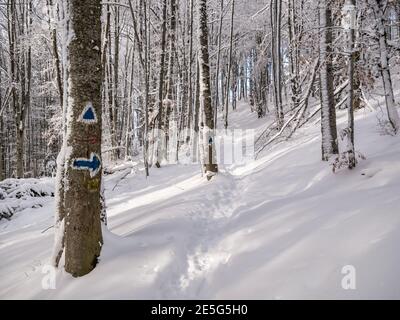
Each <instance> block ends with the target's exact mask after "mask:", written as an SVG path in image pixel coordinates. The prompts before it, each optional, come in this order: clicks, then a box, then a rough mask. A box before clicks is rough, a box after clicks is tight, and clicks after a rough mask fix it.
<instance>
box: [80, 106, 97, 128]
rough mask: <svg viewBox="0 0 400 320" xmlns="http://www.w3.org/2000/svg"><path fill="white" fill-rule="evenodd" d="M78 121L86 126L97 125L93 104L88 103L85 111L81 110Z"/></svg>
mask: <svg viewBox="0 0 400 320" xmlns="http://www.w3.org/2000/svg"><path fill="white" fill-rule="evenodd" d="M79 121H81V122H83V123H86V124H93V123H97V115H96V111H95V110H94V107H93V104H92V103H91V102H89V103H88V104H87V105H86V107H85V109H83V111H82V113H81V115H80V117H79Z"/></svg>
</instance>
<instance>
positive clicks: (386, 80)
mask: <svg viewBox="0 0 400 320" xmlns="http://www.w3.org/2000/svg"><path fill="white" fill-rule="evenodd" d="M368 1H369V3H370V5H371V7H372V9H373V10H374V14H375V21H376V24H377V32H378V37H379V49H380V50H379V52H380V63H381V65H380V67H381V75H382V81H383V88H384V91H385V102H386V109H387V113H388V118H389V122H390V124H391V126H392V128H393V130H394V132H395V133H397V132H398V131H399V130H400V117H399V114H398V112H397V109H396V102H395V99H394V94H393V85H392V78H391V75H390V69H389V54H388V49H387V39H386V30H385V18H384V15H383V9H382V6H383V5H382V4H380V3H381V2H380V1H378V0H368ZM382 2H383V4H384V3H385V2H386V1H382Z"/></svg>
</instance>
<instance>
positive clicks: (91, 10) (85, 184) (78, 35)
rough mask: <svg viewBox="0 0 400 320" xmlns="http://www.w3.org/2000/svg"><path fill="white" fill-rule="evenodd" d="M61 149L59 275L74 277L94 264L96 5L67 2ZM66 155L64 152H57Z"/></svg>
mask: <svg viewBox="0 0 400 320" xmlns="http://www.w3.org/2000/svg"><path fill="white" fill-rule="evenodd" d="M64 5H66V6H67V8H66V10H67V16H66V18H67V26H66V27H67V30H66V32H68V34H71V33H72V34H74V37H72V39H71V37H69V38H68V39H69V42H68V43H67V44H66V45H67V53H68V61H67V68H68V69H69V74H68V79H65V81H68V82H67V83H68V84H67V94H68V101H69V104H68V106H67V108H68V111H67V114H68V117H67V122H66V127H67V134H66V137H65V146H66V148H67V150H68V152H67V153H66V157H65V195H64V196H65V204H66V207H65V270H66V271H67V272H68V273H70V274H72V275H73V276H74V277H79V276H83V275H85V274H87V273H89V272H90V271H91V270H92V269H93V268H94V267H95V266H96V264H97V259H98V257H99V255H100V250H101V246H102V241H103V240H102V234H101V223H100V215H101V210H102V206H101V201H100V198H101V195H100V194H101V190H100V189H101V135H102V133H101V125H102V116H101V114H102V107H101V83H102V64H101V53H100V47H101V1H100V0H69V1H67V3H66V4H64ZM63 151H64V152H66V150H63Z"/></svg>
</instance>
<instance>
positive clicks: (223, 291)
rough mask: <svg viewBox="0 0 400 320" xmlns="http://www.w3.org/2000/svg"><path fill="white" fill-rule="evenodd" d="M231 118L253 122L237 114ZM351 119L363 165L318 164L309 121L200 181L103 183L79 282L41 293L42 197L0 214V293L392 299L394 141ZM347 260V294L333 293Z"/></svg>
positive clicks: (398, 217) (166, 171)
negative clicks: (351, 286) (93, 247)
mask: <svg viewBox="0 0 400 320" xmlns="http://www.w3.org/2000/svg"><path fill="white" fill-rule="evenodd" d="M231 121H232V123H235V124H237V126H238V127H241V128H255V129H256V130H258V131H259V130H261V129H262V128H263V125H262V124H263V120H257V119H254V118H253V115H248V112H247V110H243V111H238V112H236V113H232V119H231ZM340 121H342V122H343V119H340ZM356 125H357V126H356V128H357V132H356V139H357V141H356V145H357V149H359V150H360V151H362V152H363V153H364V154H365V155H366V156H367V160H365V161H362V162H361V163H360V165H359V166H358V167H357V168H356V170H354V171H352V172H349V171H347V170H344V171H341V172H339V173H337V174H335V175H334V174H332V172H331V170H330V169H329V167H328V166H327V164H324V163H321V162H320V161H319V154H320V149H319V144H320V138H319V128H318V126H312V125H310V126H309V127H308V128H305V129H304V130H302V132H301V135H296V136H295V137H294V139H293V140H291V141H289V142H284V143H281V144H279V145H277V146H275V147H273V148H272V149H271V150H269V151H267V152H265V153H263V155H261V156H260V158H259V159H258V160H256V161H255V162H252V163H249V164H247V165H243V166H238V167H233V166H230V167H229V166H227V167H225V168H221V169H222V170H221V173H220V174H219V175H218V176H217V177H216V178H215V179H213V180H212V181H211V182H207V181H205V179H204V178H202V177H200V174H199V171H200V170H199V166H178V167H177V166H172V165H171V166H167V167H164V168H162V169H160V170H158V169H153V170H152V171H151V177H150V179H148V180H146V179H145V178H144V177H143V175H142V174H138V175H131V176H128V177H127V178H126V179H124V180H122V181H120V182H119V183H118V186H117V187H116V188H115V190H114V191H112V190H111V189H112V188H113V187H114V186H115V183H116V181H117V177H116V176H114V177H111V178H107V184H106V185H107V189H108V191H107V198H108V199H109V200H108V214H109V229H110V231H111V232H108V231H105V234H104V237H105V246H104V248H103V251H102V256H101V261H100V264H99V265H98V266H97V267H96V269H95V270H94V271H93V272H92V273H90V274H89V275H88V276H85V277H84V278H81V279H72V278H71V277H70V276H69V275H66V274H64V273H62V272H60V273H59V274H58V276H57V289H56V290H48V291H44V290H42V288H41V279H42V277H43V274H41V267H42V266H43V265H44V264H45V263H46V261H47V259H48V257H49V255H50V249H51V243H52V230H51V229H50V230H48V231H46V232H44V233H41V231H42V230H44V229H45V228H46V227H48V226H49V225H51V223H52V216H51V213H52V206H53V204H52V203H49V205H47V206H45V207H44V208H43V209H42V210H31V211H29V212H25V213H24V212H21V213H19V214H18V215H17V216H16V217H15V219H13V220H12V222H3V221H2V222H1V223H0V257H1V259H0V270H1V272H0V277H1V279H0V298H11V297H23V298H29V297H34V298H136V299H144V298H178V299H179V298H275V299H280V298H393V297H396V298H400V279H399V277H398V270H399V269H400V254H399V252H398V249H397V247H398V243H399V241H400V214H399V213H400V212H399V207H400V194H399V192H398V190H400V162H399V161H398V159H399V154H400V141H399V139H398V137H389V136H382V135H380V134H379V132H378V131H377V127H376V118H375V115H374V114H372V113H371V114H369V113H365V114H364V113H363V112H361V113H359V114H358V115H357V121H356ZM32 215H34V216H35V219H34V220H33V219H32V218H29V219H28V218H26V216H32ZM29 220H31V221H29ZM348 264H350V265H354V267H355V268H356V270H357V290H354V291H346V290H343V289H342V288H341V279H342V277H343V275H342V274H341V269H342V267H343V266H345V265H348Z"/></svg>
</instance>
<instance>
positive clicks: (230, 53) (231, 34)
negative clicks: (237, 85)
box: [225, 0, 235, 130]
mask: <svg viewBox="0 0 400 320" xmlns="http://www.w3.org/2000/svg"><path fill="white" fill-rule="evenodd" d="M231 1H232V7H231V30H230V40H229V41H230V42H229V62H228V77H227V79H226V100H225V130H226V129H228V110H229V90H230V84H229V82H230V79H231V70H232V50H233V17H234V15H235V0H231Z"/></svg>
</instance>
